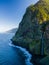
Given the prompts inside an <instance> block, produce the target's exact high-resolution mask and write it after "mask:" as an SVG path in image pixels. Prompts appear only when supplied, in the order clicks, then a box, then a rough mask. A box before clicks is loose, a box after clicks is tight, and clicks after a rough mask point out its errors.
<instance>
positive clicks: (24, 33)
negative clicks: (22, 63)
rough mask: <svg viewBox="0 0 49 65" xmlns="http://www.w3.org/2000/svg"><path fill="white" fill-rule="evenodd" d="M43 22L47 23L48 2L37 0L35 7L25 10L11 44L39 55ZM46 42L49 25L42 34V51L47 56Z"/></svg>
mask: <svg viewBox="0 0 49 65" xmlns="http://www.w3.org/2000/svg"><path fill="white" fill-rule="evenodd" d="M44 22H46V23H48V22H49V0H39V1H38V2H37V3H36V4H35V5H31V6H29V7H28V8H27V9H26V13H25V14H24V16H23V19H22V21H21V22H20V24H19V28H18V30H17V32H16V34H15V36H14V37H13V38H12V41H13V43H14V44H15V45H18V46H22V47H25V48H27V49H28V50H29V51H30V52H31V53H34V54H40V43H41V26H42V24H43V23H44ZM48 42H49V23H48V25H46V30H45V33H44V46H45V47H44V49H45V53H46V54H47V55H49V43H48ZM43 61H44V60H43ZM45 61H46V60H45ZM41 62H42V60H41ZM47 65H48V64H47Z"/></svg>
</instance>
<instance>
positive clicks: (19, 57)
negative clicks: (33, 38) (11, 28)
mask: <svg viewBox="0 0 49 65" xmlns="http://www.w3.org/2000/svg"><path fill="white" fill-rule="evenodd" d="M13 35H14V34H13V33H1V34H0V65H32V64H31V63H30V62H29V60H30V58H31V55H30V54H29V53H28V52H27V51H26V50H25V49H24V48H21V47H18V46H14V45H12V43H11V41H10V39H11V38H12V37H13Z"/></svg>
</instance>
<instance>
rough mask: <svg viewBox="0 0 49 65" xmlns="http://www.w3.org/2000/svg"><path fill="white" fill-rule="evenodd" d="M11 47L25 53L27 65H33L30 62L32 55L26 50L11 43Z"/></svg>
mask: <svg viewBox="0 0 49 65" xmlns="http://www.w3.org/2000/svg"><path fill="white" fill-rule="evenodd" d="M9 45H10V46H13V47H16V48H19V49H20V50H21V51H22V52H23V53H24V55H25V56H26V59H25V62H26V65H33V64H32V63H31V62H30V60H31V57H32V55H31V54H30V53H29V52H28V51H27V50H26V49H25V48H22V47H20V46H15V45H13V44H11V43H10V44H9Z"/></svg>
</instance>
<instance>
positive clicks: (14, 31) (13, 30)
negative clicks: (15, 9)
mask: <svg viewBox="0 0 49 65" xmlns="http://www.w3.org/2000/svg"><path fill="white" fill-rule="evenodd" d="M16 31H17V28H14V29H11V30H9V31H7V32H8V33H16Z"/></svg>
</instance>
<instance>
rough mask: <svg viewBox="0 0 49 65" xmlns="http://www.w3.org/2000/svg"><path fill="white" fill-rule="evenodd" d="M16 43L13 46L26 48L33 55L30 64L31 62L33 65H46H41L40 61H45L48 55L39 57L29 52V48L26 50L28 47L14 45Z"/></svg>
mask: <svg viewBox="0 0 49 65" xmlns="http://www.w3.org/2000/svg"><path fill="white" fill-rule="evenodd" d="M14 43H15V42H13V43H12V44H13V45H15V46H20V47H22V48H25V49H26V50H27V51H28V52H29V53H30V54H31V55H32V57H31V60H30V62H31V63H32V64H33V65H44V64H41V63H40V60H41V59H43V58H44V57H46V55H45V56H41V55H38V54H33V53H31V52H30V51H29V48H26V47H23V46H21V45H18V44H14Z"/></svg>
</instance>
